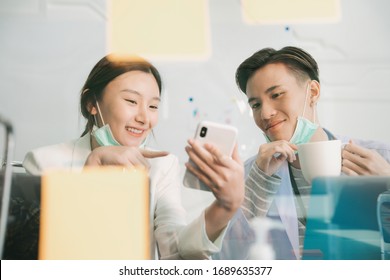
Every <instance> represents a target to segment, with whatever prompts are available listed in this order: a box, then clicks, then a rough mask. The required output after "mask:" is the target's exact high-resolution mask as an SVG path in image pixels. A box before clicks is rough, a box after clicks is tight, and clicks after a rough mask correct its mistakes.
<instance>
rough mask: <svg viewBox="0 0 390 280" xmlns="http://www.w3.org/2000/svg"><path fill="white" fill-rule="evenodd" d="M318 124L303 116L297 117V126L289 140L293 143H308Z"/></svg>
mask: <svg viewBox="0 0 390 280" xmlns="http://www.w3.org/2000/svg"><path fill="white" fill-rule="evenodd" d="M318 126H319V125H318V124H316V123H313V122H311V121H309V120H308V119H306V118H304V117H298V121H297V126H296V128H295V131H294V134H293V136H292V137H291V139H290V141H289V142H290V143H291V144H295V145H299V144H305V143H308V142H309V141H310V139H311V138H312V137H313V135H314V133H315V132H316V131H317V129H318Z"/></svg>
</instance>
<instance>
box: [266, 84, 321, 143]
mask: <svg viewBox="0 0 390 280" xmlns="http://www.w3.org/2000/svg"><path fill="white" fill-rule="evenodd" d="M309 85H310V83H309ZM309 85H308V89H309ZM307 94H308V90H306V96H305V104H304V107H303V113H302V117H298V120H297V125H296V127H295V130H294V133H293V135H292V137H291V139H290V140H289V142H290V143H291V144H295V145H299V144H305V143H308V142H309V141H310V139H311V138H312V137H313V135H314V133H315V132H316V131H317V129H318V127H319V125H318V124H316V123H313V122H311V121H310V120H308V119H306V118H304V117H303V116H304V115H305V109H306V98H307ZM314 118H315V112H314ZM264 136H265V139H266V141H267V143H269V142H271V139H269V138H268V136H267V135H265V134H264Z"/></svg>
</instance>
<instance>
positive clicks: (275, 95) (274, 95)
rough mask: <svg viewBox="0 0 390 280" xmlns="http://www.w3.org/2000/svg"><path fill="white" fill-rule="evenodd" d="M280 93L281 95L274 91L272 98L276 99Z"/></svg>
mask: <svg viewBox="0 0 390 280" xmlns="http://www.w3.org/2000/svg"><path fill="white" fill-rule="evenodd" d="M280 95H281V94H280V93H273V94H272V95H271V98H272V99H276V98H278V97H279V96H280Z"/></svg>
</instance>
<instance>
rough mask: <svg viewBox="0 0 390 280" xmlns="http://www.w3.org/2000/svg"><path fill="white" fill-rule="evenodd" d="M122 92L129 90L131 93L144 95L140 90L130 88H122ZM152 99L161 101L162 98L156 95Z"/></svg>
mask: <svg viewBox="0 0 390 280" xmlns="http://www.w3.org/2000/svg"><path fill="white" fill-rule="evenodd" d="M120 92H129V93H133V94H136V95H138V96H142V94H141V93H139V92H138V91H136V90H133V89H130V88H125V89H122V90H121V91H120ZM152 100H157V101H161V98H160V97H157V96H156V97H153V98H152Z"/></svg>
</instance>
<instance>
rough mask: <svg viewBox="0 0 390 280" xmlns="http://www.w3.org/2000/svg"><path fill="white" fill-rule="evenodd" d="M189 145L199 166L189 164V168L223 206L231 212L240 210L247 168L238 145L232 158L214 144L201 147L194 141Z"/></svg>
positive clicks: (189, 152) (189, 149) (189, 150)
mask: <svg viewBox="0 0 390 280" xmlns="http://www.w3.org/2000/svg"><path fill="white" fill-rule="evenodd" d="M188 144H189V145H188V146H187V147H186V152H187V154H188V156H189V158H190V160H191V161H192V162H193V163H194V164H195V165H196V166H194V165H193V164H191V163H186V167H187V169H188V170H189V171H190V172H191V173H193V174H194V175H195V176H196V177H197V178H198V179H199V180H201V181H202V182H203V183H204V184H205V185H206V186H207V187H209V189H210V190H211V191H212V192H213V194H214V196H215V197H216V199H217V203H218V204H219V205H220V206H222V207H223V208H225V209H226V210H228V211H235V210H237V209H238V208H239V207H240V205H241V203H242V201H243V199H244V167H243V163H242V161H241V159H240V157H239V155H238V149H237V144H236V145H235V146H234V149H233V153H232V157H230V156H227V155H225V154H223V153H221V151H220V150H219V149H218V148H217V147H216V146H215V145H213V144H209V143H205V144H204V145H201V144H200V143H199V142H198V141H196V140H193V139H191V140H189V141H188Z"/></svg>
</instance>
